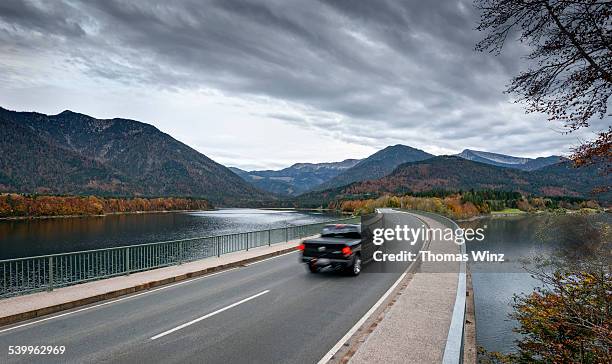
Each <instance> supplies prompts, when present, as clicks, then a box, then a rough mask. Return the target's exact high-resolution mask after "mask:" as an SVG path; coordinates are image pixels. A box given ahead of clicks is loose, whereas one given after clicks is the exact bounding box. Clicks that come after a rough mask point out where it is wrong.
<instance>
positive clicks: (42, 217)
mask: <svg viewBox="0 0 612 364" xmlns="http://www.w3.org/2000/svg"><path fill="white" fill-rule="evenodd" d="M215 210H218V209H210V210H201V209H199V210H155V211H126V212H108V213H105V214H91V215H88V214H84V215H47V216H9V217H0V221H22V220H50V219H74V218H80V217H106V216H113V215H144V214H169V213H173V212H198V211H215Z"/></svg>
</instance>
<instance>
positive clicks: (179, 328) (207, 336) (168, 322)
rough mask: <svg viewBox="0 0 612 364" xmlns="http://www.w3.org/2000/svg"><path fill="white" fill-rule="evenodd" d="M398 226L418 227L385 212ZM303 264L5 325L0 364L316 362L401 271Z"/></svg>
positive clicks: (272, 262)
mask: <svg viewBox="0 0 612 364" xmlns="http://www.w3.org/2000/svg"><path fill="white" fill-rule="evenodd" d="M400 220H401V221H400ZM398 223H401V224H402V225H403V224H407V225H409V226H415V227H416V226H420V225H421V221H419V220H418V219H416V218H415V217H414V216H413V215H409V214H398V213H394V214H385V225H386V226H387V227H390V226H394V225H395V224H398ZM421 245H422V244H421V242H419V243H417V244H416V245H415V246H413V247H412V248H410V247H409V246H407V245H406V244H402V245H401V249H402V250H409V249H412V250H413V251H417V250H418V248H419V247H420V246H421ZM387 249H389V250H388V252H393V251H394V250H395V249H398V250H400V246H399V244H398V245H393V244H390V245H389V247H388V248H387ZM298 257H299V253H297V252H296V253H290V254H287V255H284V256H279V257H276V258H273V259H269V260H265V261H261V262H259V263H256V264H253V265H249V266H245V267H240V268H237V269H233V270H229V271H225V272H221V273H217V274H214V275H211V276H208V277H200V278H197V279H195V280H192V281H187V282H182V283H180V284H175V285H172V286H169V287H168V286H166V287H164V288H163V289H157V290H153V291H148V292H144V293H140V294H136V295H133V296H131V297H128V298H124V299H121V300H119V301H117V302H111V303H109V304H105V305H101V306H100V303H98V304H95V305H93V306H94V307H93V308H90V309H87V310H82V308H80V309H75V310H73V311H67V312H69V314H66V312H63V313H61V314H62V316H59V317H58V314H54V315H50V316H48V317H43V319H45V318H50V319H47V320H45V321H40V320H41V318H39V319H36V320H33V321H31V322H33V323H32V324H30V325H27V326H23V327H15V328H11V327H10V326H9V327H2V328H0V363H12V362H28V363H32V362H45V363H49V362H58V363H65V362H69V363H76V362H78V363H99V362H113V363H116V362H121V363H157V362H164V363H175V362H181V363H184V362H186V363H317V362H318V361H319V360H320V359H321V358H322V357H323V356H324V355H325V354H326V353H327V352H328V351H329V350H330V349H331V348H332V347H333V346H334V345H335V344H336V343H337V342H338V341H339V340H340V339H341V338H342V337H343V336H344V335H345V334H346V333H347V331H349V329H350V328H351V327H352V326H353V325H355V323H356V322H357V321H358V320H359V319H360V318H362V317H363V316H364V314H365V313H366V312H367V311H368V310H369V309H370V308H371V307H372V306H373V305H374V304H375V303H376V302H377V301H378V299H379V298H380V297H381V296H382V295H383V294H384V293H385V292H386V291H387V290H388V289H389V287H391V286H392V285H393V283H395V281H396V280H397V279H398V278H399V276H400V275H401V272H399V271H397V272H390V273H379V272H377V271H378V270H380V269H378V270H377V269H375V267H374V265H375V264H378V263H370V264H368V265H366V266H364V269H363V271H362V274H361V275H360V276H358V277H350V276H344V275H340V274H337V273H331V272H324V273H319V274H310V273H308V272H307V271H306V268H305V266H304V265H303V264H301V263H298ZM407 264H408V263H406V266H407ZM375 271H376V272H375ZM0 304H1V301H0ZM80 310H82V311H80ZM75 311H77V312H75ZM21 324H23V323H20V325H21ZM14 326H17V325H14ZM11 345H14V346H27V345H39V346H42V345H44V346H47V345H52V346H64V347H65V348H66V349H65V353H64V354H62V355H9V354H8V352H9V346H11Z"/></svg>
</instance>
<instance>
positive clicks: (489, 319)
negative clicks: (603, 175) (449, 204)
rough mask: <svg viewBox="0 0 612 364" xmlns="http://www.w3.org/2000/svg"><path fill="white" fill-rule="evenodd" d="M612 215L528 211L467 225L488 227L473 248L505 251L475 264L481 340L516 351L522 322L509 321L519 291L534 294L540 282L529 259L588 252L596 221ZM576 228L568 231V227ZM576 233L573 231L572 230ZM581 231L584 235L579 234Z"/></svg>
mask: <svg viewBox="0 0 612 364" xmlns="http://www.w3.org/2000/svg"><path fill="white" fill-rule="evenodd" d="M611 221H612V218H611V216H610V214H597V215H591V216H586V217H584V216H572V215H550V214H543V215H526V216H516V217H504V218H487V219H480V220H476V221H471V222H464V223H462V224H461V226H462V227H464V228H468V227H470V228H478V227H485V226H486V233H485V240H484V241H482V242H471V243H468V245H467V249H468V252H469V251H471V250H481V251H482V250H489V251H490V252H491V253H503V254H504V255H505V258H506V262H504V263H483V262H480V263H474V262H471V263H470V270H471V271H472V283H473V286H474V300H475V309H476V338H477V344H478V345H480V346H483V347H484V348H485V349H487V350H489V351H501V352H510V351H513V350H514V349H515V346H514V340H515V339H516V338H518V336H517V334H514V333H513V332H512V329H513V328H514V327H516V322H515V321H511V320H509V319H508V314H509V313H510V312H511V311H512V307H511V303H512V297H513V295H514V294H521V293H530V292H532V291H533V289H534V288H535V287H537V286H538V285H539V282H538V281H537V280H535V279H533V278H531V276H530V275H529V274H528V273H526V272H525V270H524V269H523V265H524V263H523V262H522V260H523V259H524V258H529V257H533V256H536V255H544V256H550V255H551V254H556V253H558V252H560V251H564V252H565V253H566V254H575V255H576V256H579V254H580V253H583V252H585V251H588V250H589V249H590V248H591V244H592V241H591V240H592V239H590V238H589V230H588V227H589V226H591V224H607V225H609V224H610V223H611ZM570 226H571V227H573V228H572V229H568V227H570ZM570 231H571V232H570ZM576 231H577V232H578V233H576Z"/></svg>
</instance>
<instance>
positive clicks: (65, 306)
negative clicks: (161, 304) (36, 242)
mask: <svg viewBox="0 0 612 364" xmlns="http://www.w3.org/2000/svg"><path fill="white" fill-rule="evenodd" d="M294 250H296V247H292V248H286V249H283V250H279V251H275V252H272V253H267V254H264V255H260V256H257V257H252V258H248V259H243V260H239V261H237V262H232V263H227V264H222V265H218V266H214V267H210V268H206V269H202V270H198V271H194V272H189V273H186V274H181V275H179V276H174V277H169V278H165V279H161V280H157V281H151V282H147V283H143V284H139V285H137V286H134V287H129V288H123V289H119V290H116V291H111V292H106V293H103V294H99V295H96V296H91V297H87V298H82V299H78V300H75V301H70V302H65V303H61V304H58V305H53V306H49V307H44V308H39V309H36V310H32V311H27V312H22V313H18V314H14V315H10V316H4V317H0V327H3V326H7V325H11V324H14V323H17V322H20V321H25V320H30V319H33V318H37V317H40V316H45V315H49V314H52V313H56V312H60V311H65V310H69V309H72V308H75V307H80V306H85V305H89V304H92V303H96V302H100V301H105V300H109V299H113V298H117V297H121V296H125V295H128V294H132V293H136V292H139V291H146V290H148V289H151V288H154V287H159V286H163V285H166V284H170V283H175V282H180V281H184V280H187V279H190V278H195V277H199V276H203V275H206V274H208V273H214V272H219V271H222V270H226V269H229V268H235V267H239V266H242V265H244V264H248V263H252V262H256V261H258V260H263V259H267V258H271V257H275V256H277V255H281V254H286V253H290V252H292V251H294Z"/></svg>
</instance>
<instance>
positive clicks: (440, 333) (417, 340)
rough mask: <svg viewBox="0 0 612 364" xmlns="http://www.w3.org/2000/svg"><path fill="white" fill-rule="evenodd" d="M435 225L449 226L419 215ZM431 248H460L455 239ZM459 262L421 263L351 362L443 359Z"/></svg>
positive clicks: (438, 250) (435, 243)
mask: <svg viewBox="0 0 612 364" xmlns="http://www.w3.org/2000/svg"><path fill="white" fill-rule="evenodd" d="M419 217H420V218H421V219H423V220H424V221H425V222H426V223H427V224H429V225H430V226H431V227H432V228H435V227H442V228H443V227H445V226H443V225H441V224H440V223H439V222H437V221H435V220H432V219H430V218H427V217H424V216H422V215H419ZM428 250H430V251H431V252H432V253H459V251H460V249H459V246H458V245H456V244H455V243H453V242H452V241H441V240H433V241H431V243H430V245H429V248H428ZM459 264H460V263H458V262H452V263H438V262H436V263H431V262H422V263H421V266H420V268H419V270H418V271H417V272H416V273H415V274H414V275H413V276H412V279H411V280H410V282H409V283H408V285H407V286H406V288H405V289H404V290H403V291H401V292H400V293H399V296H398V297H397V298H396V301H395V303H394V304H393V305H392V306H391V307H390V308H389V309H388V311H387V312H386V313H385V314H384V316H383V317H382V319H381V320H380V322H378V323H377V325H376V326H375V328H373V329H372V331H371V333H370V334H369V335H368V336H367V337H366V338H365V339H364V340H362V342H361V343H360V344H357V345H358V348H357V349H356V352H355V354H354V355H353V356H352V357H351V358H350V360H349V362H350V363H355V364H362V363H363V364H366V363H419V364H421V363H441V362H442V358H443V355H444V348H445V345H446V340H447V335H448V331H449V327H450V323H451V317H452V313H453V306H454V303H455V297H456V294H457V281H458V278H459V274H458V272H459Z"/></svg>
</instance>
